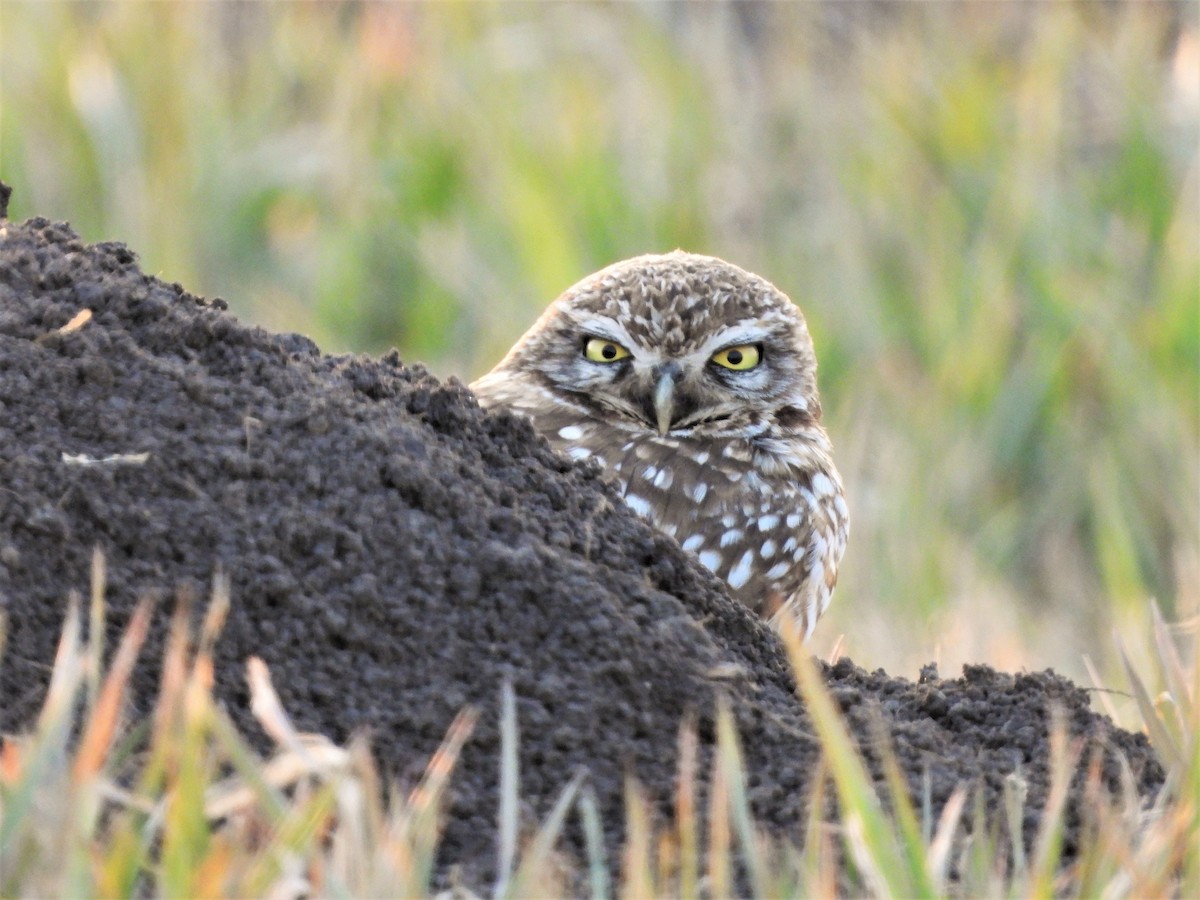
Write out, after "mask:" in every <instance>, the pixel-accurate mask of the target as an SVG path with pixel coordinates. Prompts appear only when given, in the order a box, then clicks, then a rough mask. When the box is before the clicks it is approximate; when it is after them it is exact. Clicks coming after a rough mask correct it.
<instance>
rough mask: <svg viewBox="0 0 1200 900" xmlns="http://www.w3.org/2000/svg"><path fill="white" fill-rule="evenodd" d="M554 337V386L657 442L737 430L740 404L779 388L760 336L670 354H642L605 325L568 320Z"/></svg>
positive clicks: (732, 336) (726, 336) (621, 332)
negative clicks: (651, 433) (670, 436)
mask: <svg viewBox="0 0 1200 900" xmlns="http://www.w3.org/2000/svg"><path fill="white" fill-rule="evenodd" d="M570 318H574V317H570ZM561 324H563V325H567V322H562V323H561ZM559 334H560V336H561V337H560V340H561V341H562V343H561V344H559V347H560V348H561V351H562V354H563V357H567V358H562V357H560V362H559V363H558V364H557V365H555V366H554V371H555V372H556V373H557V374H556V377H555V379H554V380H555V381H556V382H557V383H558V385H559V386H560V387H562V388H564V389H567V390H569V391H571V392H572V393H573V394H575V395H577V396H582V397H586V398H587V399H588V400H589V401H590V402H592V403H595V404H597V405H598V406H601V407H603V408H605V409H607V410H609V411H610V412H613V413H617V414H619V415H620V416H621V418H622V419H624V420H625V421H627V422H630V424H636V425H637V426H638V427H640V428H646V429H648V430H653V431H655V432H657V433H658V434H660V435H667V434H671V433H675V434H681V433H696V430H697V429H700V430H703V431H725V430H727V429H730V428H735V429H737V428H744V427H745V426H746V425H747V422H743V421H742V419H745V418H746V416H747V415H748V413H747V402H748V401H761V400H763V399H769V398H770V397H771V396H772V395H774V394H775V393H776V392H777V391H779V390H780V389H781V388H782V386H783V382H782V381H780V380H779V379H778V378H777V377H773V374H772V372H771V367H770V365H769V364H768V361H769V358H770V355H771V351H770V350H769V349H768V347H767V344H768V343H769V342H770V341H772V340H775V338H774V336H773V335H771V334H770V333H768V332H767V331H765V330H763V329H760V328H747V327H739V328H733V329H724V330H722V331H721V332H719V333H718V334H715V335H707V336H706V338H705V339H704V340H702V341H696V342H686V341H685V342H683V345H682V346H675V347H671V346H669V345H668V344H667V342H665V341H661V340H660V341H658V342H657V343H655V344H653V345H651V346H646V345H645V344H644V343H643V342H641V341H638V340H637V339H635V338H634V337H633V336H632V335H631V334H630V333H629V332H628V331H626V330H625V329H624V328H622V327H621V325H620V324H619V323H617V322H616V321H614V320H612V319H610V318H608V317H580V318H578V319H574V321H570V324H569V325H567V327H564V328H562V329H561V330H560V331H559ZM774 374H775V375H778V374H780V373H774Z"/></svg>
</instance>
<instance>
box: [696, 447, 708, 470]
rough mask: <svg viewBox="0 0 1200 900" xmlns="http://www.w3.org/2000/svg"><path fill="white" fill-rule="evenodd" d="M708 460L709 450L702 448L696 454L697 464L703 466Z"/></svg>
mask: <svg viewBox="0 0 1200 900" xmlns="http://www.w3.org/2000/svg"><path fill="white" fill-rule="evenodd" d="M706 462H708V451H707V450H701V451H700V452H699V453H697V454H696V465H698V466H702V465H704V464H705V463H706Z"/></svg>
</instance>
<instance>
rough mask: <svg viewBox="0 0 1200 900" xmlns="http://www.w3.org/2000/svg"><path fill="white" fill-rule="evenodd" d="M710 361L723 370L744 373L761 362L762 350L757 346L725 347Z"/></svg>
mask: <svg viewBox="0 0 1200 900" xmlns="http://www.w3.org/2000/svg"><path fill="white" fill-rule="evenodd" d="M712 361H713V362H714V363H716V364H717V365H718V366H720V367H721V368H723V369H733V370H734V371H735V372H745V371H746V370H747V369H753V368H754V367H755V366H757V365H758V364H759V362H761V361H762V350H761V348H760V347H759V346H758V344H741V345H740V346H737V347H726V348H725V349H724V350H720V351H718V352H716V353H714V354H713V355H712Z"/></svg>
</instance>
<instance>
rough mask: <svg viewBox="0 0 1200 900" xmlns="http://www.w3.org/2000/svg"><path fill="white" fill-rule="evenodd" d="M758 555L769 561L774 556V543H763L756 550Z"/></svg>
mask: <svg viewBox="0 0 1200 900" xmlns="http://www.w3.org/2000/svg"><path fill="white" fill-rule="evenodd" d="M758 553H759V555H760V556H761V557H762V558H763V559H770V558H771V557H772V556H774V555H775V542H774V541H763V545H762V546H761V547H759V548H758Z"/></svg>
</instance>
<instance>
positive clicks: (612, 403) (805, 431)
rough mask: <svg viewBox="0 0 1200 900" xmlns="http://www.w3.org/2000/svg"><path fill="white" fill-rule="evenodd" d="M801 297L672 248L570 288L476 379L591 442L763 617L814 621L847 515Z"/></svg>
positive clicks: (638, 499)
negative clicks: (799, 303)
mask: <svg viewBox="0 0 1200 900" xmlns="http://www.w3.org/2000/svg"><path fill="white" fill-rule="evenodd" d="M816 369H817V362H816V357H815V356H814V354H813V346H812V340H811V339H810V338H809V335H808V328H807V326H806V325H805V322H804V316H803V315H801V313H800V310H799V309H797V308H796V306H795V305H794V304H793V303H792V302H791V301H790V300H789V299H788V298H787V297H786V296H784V294H783V293H781V292H780V291H779V290H777V289H776V288H775V287H774V286H773V285H771V284H770V283H768V282H767V281H765V280H763V279H762V278H759V277H758V276H757V275H752V274H750V273H749V272H745V271H743V270H742V269H739V268H738V267H737V266H733V265H730V264H729V263H727V262H724V261H723V260H720V259H715V258H713V257H710V256H695V255H693V254H690V253H683V252H679V251H676V252H675V253H669V254H667V255H665V256H639V257H636V258H635V259H630V260H626V261H625V262H620V263H617V264H616V265H613V266H609V267H608V268H607V269H604V270H603V271H600V272H597V273H596V274H595V275H592V276H590V277H588V278H586V279H584V280H583V281H581V282H580V283H579V284H577V285H575V286H574V287H572V288H571V289H570V290H568V291H567V292H566V293H565V294H563V295H562V296H561V297H559V298H558V300H556V301H555V302H554V303H553V304H551V306H550V307H549V308H548V309H547V310H546V312H545V313H544V314H543V315H542V317H541V318H540V319H538V321H537V322H536V324H534V326H533V327H532V328H531V329H530V330H529V331H528V332H527V333H526V334H525V336H524V337H522V338H521V339H520V340H519V341H518V342H517V344H516V346H514V347H513V348H512V350H510V351H509V353H508V355H507V356H506V357H505V358H504V359H503V361H501V363H500V364H499V365H498V366H496V368H495V369H493V370H492V371H491V372H489V373H488V374H487V375H485V376H483V377H482V378H480V379H479V380H478V381H476V382H475V383H474V384H473V385H471V388H472V389H473V390H474V391H475V393H476V395H478V397H479V400H480V402H481V403H482V404H483V405H484V406H488V407H506V408H509V409H512V410H515V411H517V412H520V413H523V414H525V415H527V416H529V417H530V418H531V419H532V420H533V423H534V426H535V427H536V428H537V429H538V430H539V431H541V432H542V433H543V434H545V435H546V437H547V438H548V439H549V440H550V443H551V444H552V445H554V446H555V447H556V448H558V449H560V450H563V451H565V452H566V453H568V454H570V455H571V456H573V457H575V458H577V459H585V458H588V457H594V458H596V459H597V460H599V461H600V462H601V463H602V465H603V466H604V467H605V469H606V471H607V473H608V474H609V476H610V477H611V479H612V480H613V481H614V482H615V483H616V484H617V486H618V487H619V489H620V490H621V492H622V494H623V495H624V497H625V502H626V503H627V504H628V505H629V506H630V507H631V508H632V509H633V510H634V511H635V512H637V513H639V514H641V515H642V516H644V517H645V518H647V519H649V520H650V521H651V522H653V523H654V524H655V525H656V526H658V527H659V528H660V529H662V530H663V531H665V532H666V533H667V534H669V535H671V536H672V537H674V538H675V539H676V540H678V541H679V543H680V544H681V545H682V546H683V549H684V550H688V551H690V552H692V553H694V554H695V555H696V557H697V558H698V559H699V560H700V562H701V563H702V564H703V565H704V566H705V567H707V568H708V569H710V570H711V571H713V572H714V573H716V574H717V575H718V576H720V577H721V578H723V579H724V580H725V581H726V582H727V583H728V585H729V588H730V590H731V591H732V593H733V595H734V596H735V597H736V598H738V599H739V600H741V601H742V602H743V603H745V604H746V605H747V606H749V607H750V608H752V609H754V610H757V611H758V612H759V613H760V614H761V615H764V616H777V615H780V614H791V615H793V616H794V617H795V618H796V619H797V620H798V621H799V623H800V626H801V628H802V629H803V631H804V633H805V634H806V635H807V634H809V633H811V631H812V628H813V626H814V625H815V624H816V621H817V618H818V617H819V616H820V615H821V613H823V612H824V611H825V608H826V607H827V606H828V605H829V598H830V595H831V594H832V592H833V586H834V583H835V582H836V581H837V569H838V562H839V560H840V559H841V557H842V552H843V550H845V547H846V535H847V532H848V529H849V522H848V516H847V510H846V500H845V497H844V496H843V493H842V481H841V478H840V476H839V475H838V471H837V469H836V468H834V465H833V457H832V447H831V445H830V442H829V437H828V435H826V434H825V429H824V428H822V427H821V404H820V401H819V400H818V398H817V381H816Z"/></svg>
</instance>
